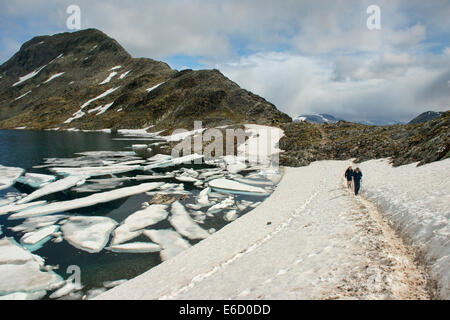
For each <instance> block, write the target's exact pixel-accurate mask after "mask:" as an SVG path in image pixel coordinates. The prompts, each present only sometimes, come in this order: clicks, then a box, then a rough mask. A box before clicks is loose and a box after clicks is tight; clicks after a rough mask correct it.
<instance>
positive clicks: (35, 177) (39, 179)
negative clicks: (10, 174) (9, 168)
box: [16, 173, 56, 189]
mask: <svg viewBox="0 0 450 320" xmlns="http://www.w3.org/2000/svg"><path fill="white" fill-rule="evenodd" d="M55 180H56V177H55V176H52V175H48V174H40V173H25V175H24V176H21V177H19V178H18V179H17V180H16V182H20V183H22V184H26V185H28V186H30V187H32V188H36V189H37V188H40V187H41V186H43V185H45V184H48V183H50V182H53V181H55Z"/></svg>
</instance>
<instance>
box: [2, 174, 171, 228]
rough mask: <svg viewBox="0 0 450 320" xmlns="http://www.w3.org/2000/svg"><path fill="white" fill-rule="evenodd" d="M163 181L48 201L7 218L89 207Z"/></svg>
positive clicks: (138, 192)
mask: <svg viewBox="0 0 450 320" xmlns="http://www.w3.org/2000/svg"><path fill="white" fill-rule="evenodd" d="M163 184H164V183H162V182H151V183H142V184H140V185H137V186H133V187H126V188H121V189H116V190H111V191H106V192H102V193H94V194H92V195H90V196H87V197H83V198H78V199H74V200H68V201H61V202H54V203H50V204H48V205H45V206H41V207H37V208H31V209H27V210H24V211H21V212H18V213H15V214H13V215H11V216H10V217H9V219H11V220H14V219H22V218H28V217H33V216H40V215H46V214H51V213H57V212H63V211H68V210H73V209H78V208H85V207H90V206H93V205H95V204H98V203H105V202H109V201H114V200H117V199H121V198H125V197H129V196H132V195H136V194H140V193H144V192H147V191H150V190H153V189H157V188H159V187H160V186H162V185H163Z"/></svg>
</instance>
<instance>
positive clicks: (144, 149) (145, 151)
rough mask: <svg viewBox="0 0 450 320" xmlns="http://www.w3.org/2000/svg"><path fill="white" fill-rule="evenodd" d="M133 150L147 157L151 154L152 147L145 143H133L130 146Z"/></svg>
mask: <svg viewBox="0 0 450 320" xmlns="http://www.w3.org/2000/svg"><path fill="white" fill-rule="evenodd" d="M131 148H132V149H133V151H134V152H135V153H136V154H137V155H138V156H141V157H143V158H148V157H150V155H151V152H152V149H151V148H149V147H148V145H146V144H134V145H132V146H131Z"/></svg>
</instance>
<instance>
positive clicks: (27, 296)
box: [0, 290, 47, 300]
mask: <svg viewBox="0 0 450 320" xmlns="http://www.w3.org/2000/svg"><path fill="white" fill-rule="evenodd" d="M46 294H47V291H45V290H40V291H35V292H14V293H10V294H7V295H5V296H0V300H40V299H42V298H43V297H45V295H46Z"/></svg>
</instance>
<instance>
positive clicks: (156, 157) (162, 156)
mask: <svg viewBox="0 0 450 320" xmlns="http://www.w3.org/2000/svg"><path fill="white" fill-rule="evenodd" d="M170 159H172V156H169V155H166V154H156V155H154V156H153V157H151V158H148V159H147V160H148V161H166V160H170Z"/></svg>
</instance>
